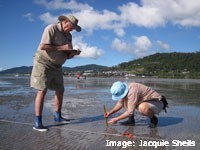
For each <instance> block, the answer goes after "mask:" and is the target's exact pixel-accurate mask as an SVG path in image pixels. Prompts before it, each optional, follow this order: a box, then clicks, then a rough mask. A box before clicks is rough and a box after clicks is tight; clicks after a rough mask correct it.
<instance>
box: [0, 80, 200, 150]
mask: <svg viewBox="0 0 200 150" xmlns="http://www.w3.org/2000/svg"><path fill="white" fill-rule="evenodd" d="M117 80H123V81H126V82H132V81H136V82H140V83H144V84H146V85H148V86H151V87H152V88H153V89H155V90H157V91H158V92H159V93H161V94H162V95H165V96H166V97H167V98H168V101H169V106H170V107H169V108H168V113H164V112H162V113H160V115H159V116H158V118H159V123H158V127H157V128H155V129H149V128H147V126H148V123H149V119H148V118H146V117H143V116H141V115H140V114H139V113H138V112H136V114H135V120H136V125H135V126H120V125H118V124H117V125H112V126H111V125H109V127H106V123H105V119H104V118H103V105H104V104H105V105H106V107H107V110H109V109H111V108H112V107H113V106H114V105H115V102H113V101H112V100H111V97H110V93H109V89H110V86H111V85H112V83H113V82H114V81H117ZM199 89H200V80H183V79H181V80H177V79H151V78H149V79H147V78H134V79H127V80H125V79H116V78H87V79H86V80H84V79H80V80H76V79H75V78H65V96H64V102H63V109H62V112H63V116H64V117H66V118H69V119H72V121H71V123H70V124H55V123H54V121H53V112H54V110H53V95H54V92H53V91H48V93H47V96H46V99H45V105H44V110H43V124H44V125H46V126H48V127H49V129H50V130H49V131H48V132H45V133H41V132H37V131H34V130H33V129H32V126H33V121H34V101H35V95H36V91H35V90H34V89H31V88H29V78H28V77H18V78H10V77H0V133H1V134H0V149H1V150H4V149H5V150H6V149H15V150H16V149H19V150H21V149H33V150H36V149H37V150H38V149H42V150H43V149H48V150H49V149H52V150H53V149H58V150H61V149H66V150H70V149H72V150H74V149H81V150H82V149H91V150H93V149H95V150H102V149H117V150H118V149H124V148H123V147H125V145H122V142H123V144H127V143H128V142H129V143H130V142H131V144H130V145H129V146H127V148H126V149H158V150H159V149H181V150H182V149H194V150H197V149H199V146H200V140H199V138H200V126H199V122H200V117H199V114H200V99H199V97H200V93H199ZM121 112H123V110H122V111H121ZM121 112H119V113H118V114H116V115H119V114H120V113H121ZM124 132H129V133H131V134H132V135H133V139H130V138H129V137H125V136H121V135H122V134H123V133H124ZM110 141H114V142H117V144H118V145H112V143H109V142H110ZM177 141H181V142H179V144H184V145H185V146H173V145H175V144H177ZM141 142H143V144H142V145H141ZM145 142H146V143H148V144H149V145H148V146H146V145H145ZM167 142H168V143H169V144H168V146H158V147H157V148H155V145H154V146H153V145H152V143H153V144H155V143H161V144H163V143H167ZM193 142H195V146H191V145H192V144H193ZM109 145H111V146H109ZM120 145H121V146H120Z"/></svg>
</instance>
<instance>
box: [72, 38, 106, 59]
mask: <svg viewBox="0 0 200 150" xmlns="http://www.w3.org/2000/svg"><path fill="white" fill-rule="evenodd" d="M73 45H74V48H76V47H79V48H80V49H81V51H82V52H81V54H80V55H79V56H77V57H79V58H91V59H97V58H98V57H100V56H102V55H103V54H104V51H103V50H102V49H99V48H97V47H96V46H89V45H88V44H87V43H85V42H83V40H82V37H77V38H74V39H73Z"/></svg>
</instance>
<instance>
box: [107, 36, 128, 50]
mask: <svg viewBox="0 0 200 150" xmlns="http://www.w3.org/2000/svg"><path fill="white" fill-rule="evenodd" d="M111 47H112V49H114V50H117V51H121V52H122V51H124V52H129V51H130V49H131V45H130V44H128V43H126V42H124V41H122V40H120V39H118V38H115V39H114V40H113V41H112V45H111Z"/></svg>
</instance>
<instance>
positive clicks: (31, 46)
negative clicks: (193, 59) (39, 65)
mask: <svg viewBox="0 0 200 150" xmlns="http://www.w3.org/2000/svg"><path fill="white" fill-rule="evenodd" d="M69 14H73V15H74V16H76V17H77V18H78V19H79V22H78V24H79V25H80V26H81V27H82V31H81V32H76V31H73V32H72V36H73V45H74V47H79V48H80V49H81V51H82V52H81V55H80V56H77V57H75V58H73V59H70V60H67V61H66V62H65V64H64V65H63V66H66V67H75V66H82V65H87V64H97V65H103V66H116V65H118V64H120V63H123V62H128V61H131V60H135V59H138V58H143V57H145V56H149V55H152V54H155V53H171V52H197V51H200V0H20V1H17V2H16V1H13V0H0V20H1V26H0V70H5V69H9V68H13V67H20V66H32V64H33V56H34V53H35V52H36V51H37V48H38V45H39V44H40V40H41V36H42V33H43V30H44V28H45V27H46V26H47V25H48V24H52V23H57V22H58V17H59V16H60V15H69Z"/></svg>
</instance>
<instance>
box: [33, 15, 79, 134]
mask: <svg viewBox="0 0 200 150" xmlns="http://www.w3.org/2000/svg"><path fill="white" fill-rule="evenodd" d="M58 20H59V22H58V23H56V24H50V25H48V26H47V27H46V28H45V30H44V32H43V35H42V39H41V43H40V45H39V47H38V51H37V52H36V54H35V56H34V64H33V70H32V74H31V87H33V88H35V89H37V90H38V92H37V96H36V100H35V122H34V127H33V129H34V130H37V131H47V130H48V128H47V127H45V126H43V124H42V110H43V105H44V98H45V95H46V92H47V89H50V90H54V91H55V97H54V105H55V106H54V109H55V114H54V121H56V122H63V121H64V122H68V123H69V121H70V120H68V119H65V118H63V117H62V115H61V109H62V103H63V93H64V83H63V72H62V65H63V64H64V63H65V61H66V60H67V59H70V58H73V57H74V56H75V55H79V54H80V53H81V51H80V49H77V50H74V51H72V50H73V46H72V35H71V33H70V32H71V31H72V30H74V29H75V30H76V31H77V32H80V31H81V27H80V26H79V25H78V19H77V18H76V17H75V16H73V15H68V16H59V17H58Z"/></svg>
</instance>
